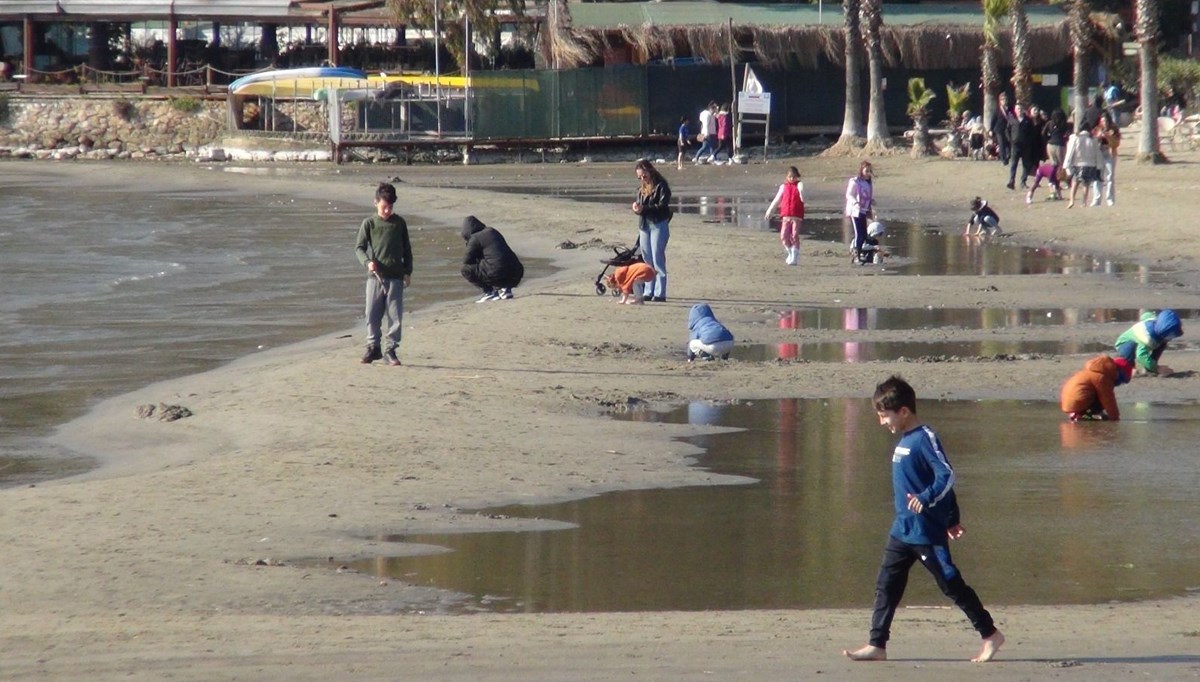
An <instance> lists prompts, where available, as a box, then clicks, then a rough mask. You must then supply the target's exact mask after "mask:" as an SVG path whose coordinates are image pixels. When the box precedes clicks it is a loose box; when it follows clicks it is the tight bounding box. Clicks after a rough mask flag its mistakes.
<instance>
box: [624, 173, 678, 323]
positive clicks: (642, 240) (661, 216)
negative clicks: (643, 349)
mask: <svg viewBox="0 0 1200 682" xmlns="http://www.w3.org/2000/svg"><path fill="white" fill-rule="evenodd" d="M634 172H636V173H637V176H638V180H640V181H641V185H639V186H638V193H637V199H636V200H634V202H633V206H632V207H631V208H632V209H633V212H634V213H636V214H638V216H640V222H639V225H638V228H639V232H638V244H639V245H640V246H641V249H642V260H644V261H645V262H646V264H647V265H649V266H650V267H652V268H654V283H653V284H647V285H646V289H647V291H646V295H645V297H644V298H645V300H647V301H658V302H660V303H661V302H663V301H666V300H667V241H668V240H669V239H670V238H671V230H670V227H669V225H670V222H671V186H670V185H668V184H667V180H666V178H664V177H663V176H662V173H659V172H658V169H657V168H655V167H654V164H652V163H650V162H649V161H647V160H646V159H638V162H637V164H636V165H635V166H634Z"/></svg>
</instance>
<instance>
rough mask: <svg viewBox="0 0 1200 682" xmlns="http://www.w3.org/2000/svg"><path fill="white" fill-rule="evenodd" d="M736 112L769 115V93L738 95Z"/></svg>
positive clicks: (744, 93)
mask: <svg viewBox="0 0 1200 682" xmlns="http://www.w3.org/2000/svg"><path fill="white" fill-rule="evenodd" d="M738 112H740V113H743V114H759V115H762V116H767V115H769V114H770V113H771V93H769V92H759V93H754V92H746V91H744V90H743V91H742V92H739V93H738Z"/></svg>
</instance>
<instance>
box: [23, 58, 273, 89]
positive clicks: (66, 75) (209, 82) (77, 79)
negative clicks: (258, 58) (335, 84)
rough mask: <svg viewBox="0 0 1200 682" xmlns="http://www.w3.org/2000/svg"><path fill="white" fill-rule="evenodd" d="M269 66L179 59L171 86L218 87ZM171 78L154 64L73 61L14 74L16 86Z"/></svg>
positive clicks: (132, 83)
mask: <svg viewBox="0 0 1200 682" xmlns="http://www.w3.org/2000/svg"><path fill="white" fill-rule="evenodd" d="M263 70H270V69H242V70H234V71H226V70H224V69H220V68H217V67H215V66H213V65H211V64H195V63H187V62H185V63H183V64H181V65H180V69H179V70H177V71H175V74H174V77H175V83H174V85H175V87H180V88H196V87H205V88H221V87H224V86H227V85H229V84H230V83H232V82H233V81H235V80H237V79H238V78H241V77H242V76H245V75H247V74H251V73H257V72H259V71H263ZM170 78H171V74H170V72H169V71H168V70H167V69H166V68H157V67H155V66H152V65H150V64H143V65H142V66H141V67H140V68H137V69H129V70H123V71H115V70H106V69H97V68H94V67H92V66H90V65H88V64H77V65H75V66H70V67H67V68H64V69H59V70H54V71H51V70H45V69H29V72H28V75H24V74H22V75H19V76H16V77H15V81H16V83H17V88H16V89H17V90H20V89H21V86H23V85H34V84H42V85H78V86H80V88H81V89H86V86H124V87H141V88H143V89H144V88H145V87H146V86H155V87H166V86H167V83H168V81H169V80H170Z"/></svg>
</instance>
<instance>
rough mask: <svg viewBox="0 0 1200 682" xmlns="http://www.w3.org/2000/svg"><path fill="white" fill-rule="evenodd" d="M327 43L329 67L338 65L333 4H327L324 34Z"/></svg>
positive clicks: (336, 16)
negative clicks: (327, 16) (327, 13)
mask: <svg viewBox="0 0 1200 682" xmlns="http://www.w3.org/2000/svg"><path fill="white" fill-rule="evenodd" d="M325 37H326V41H327V42H328V43H329V65H330V66H337V65H338V13H337V8H336V7H334V5H333V3H330V4H329V28H328V30H326V32H325Z"/></svg>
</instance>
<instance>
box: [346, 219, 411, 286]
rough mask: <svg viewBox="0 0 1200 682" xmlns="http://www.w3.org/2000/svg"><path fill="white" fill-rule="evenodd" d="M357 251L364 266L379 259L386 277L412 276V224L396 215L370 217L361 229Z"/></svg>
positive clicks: (381, 274)
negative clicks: (410, 234) (409, 229)
mask: <svg viewBox="0 0 1200 682" xmlns="http://www.w3.org/2000/svg"><path fill="white" fill-rule="evenodd" d="M354 253H355V255H357V256H358V262H359V263H362V264H363V265H364V266H365V265H366V264H367V262H369V261H372V260H373V261H375V262H376V263H377V264H378V272H379V274H380V276H382V277H386V278H388V279H400V278H401V277H404V276H405V275H411V274H412V269H413V259H412V244H411V243H409V241H408V223H406V222H404V218H401V217H400V216H398V215H395V214H392V216H391V217H389V218H380V217H379V216H378V215H373V216H371V217H370V218H367V219H366V220H364V221H362V226H360V227H359V228H358V241H357V242H356V243H355V246H354Z"/></svg>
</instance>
